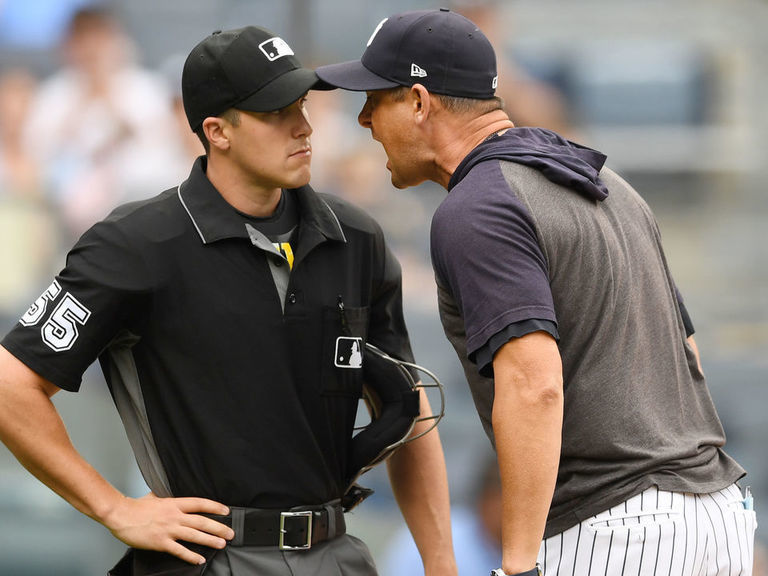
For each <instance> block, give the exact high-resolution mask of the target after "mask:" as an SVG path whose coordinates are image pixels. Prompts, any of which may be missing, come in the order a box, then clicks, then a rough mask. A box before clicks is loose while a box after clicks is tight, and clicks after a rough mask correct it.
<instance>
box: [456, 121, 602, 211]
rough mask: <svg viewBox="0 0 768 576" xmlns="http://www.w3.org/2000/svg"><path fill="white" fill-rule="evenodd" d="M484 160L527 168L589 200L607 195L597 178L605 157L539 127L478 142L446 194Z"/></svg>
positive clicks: (515, 130)
mask: <svg viewBox="0 0 768 576" xmlns="http://www.w3.org/2000/svg"><path fill="white" fill-rule="evenodd" d="M486 160H508V161H509V162H515V163H516V164H523V165H525V166H530V167H531V168H534V169H536V170H538V171H539V172H541V174H542V175H543V176H544V177H545V178H547V180H550V181H551V182H554V183H555V184H559V185H561V186H565V187H566V188H569V189H571V190H574V191H576V192H578V193H579V194H582V195H584V196H586V197H588V198H591V199H593V200H598V201H601V200H605V198H607V196H608V189H607V188H606V186H605V184H603V182H602V181H601V180H600V177H599V174H600V169H601V168H602V167H603V164H605V160H606V156H605V155H604V154H602V153H600V152H598V151H597V150H592V149H591V148H587V147H586V146H581V145H580V144H576V143H574V142H571V141H570V140H566V139H565V138H563V137H562V136H560V135H558V134H556V133H555V132H552V131H551V130H545V129H543V128H511V129H509V130H507V131H506V132H505V133H504V134H502V135H500V136H494V137H492V138H490V139H488V140H486V141H485V142H482V143H480V144H479V145H478V146H477V147H475V149H474V150H472V152H470V153H469V154H467V156H466V157H465V158H464V160H462V161H461V163H460V164H459V166H458V167H457V168H456V170H455V171H454V173H453V176H451V180H450V182H449V183H448V191H450V190H451V188H453V187H454V186H456V184H458V183H459V182H461V180H462V178H464V176H466V174H467V173H468V172H469V171H470V170H471V169H472V167H473V166H475V165H476V164H479V163H480V162H485V161H486Z"/></svg>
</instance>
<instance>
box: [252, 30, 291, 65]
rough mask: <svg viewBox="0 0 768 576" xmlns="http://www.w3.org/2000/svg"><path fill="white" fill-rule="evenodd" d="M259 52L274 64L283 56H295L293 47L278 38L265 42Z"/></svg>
mask: <svg viewBox="0 0 768 576" xmlns="http://www.w3.org/2000/svg"><path fill="white" fill-rule="evenodd" d="M259 50H261V51H262V52H263V53H264V56H266V57H267V60H269V61H270V62H274V61H275V60H277V59H278V58H282V57H283V56H293V50H291V47H290V46H288V43H287V42H286V41H285V40H283V39H282V38H280V37H278V36H276V37H274V38H270V39H269V40H265V41H264V42H262V43H261V44H259Z"/></svg>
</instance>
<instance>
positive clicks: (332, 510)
mask: <svg viewBox="0 0 768 576" xmlns="http://www.w3.org/2000/svg"><path fill="white" fill-rule="evenodd" d="M323 508H325V512H326V514H327V515H328V539H329V540H330V539H331V538H335V537H336V507H335V506H333V505H332V504H325V505H324V506H323Z"/></svg>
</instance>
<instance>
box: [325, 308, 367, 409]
mask: <svg viewBox="0 0 768 576" xmlns="http://www.w3.org/2000/svg"><path fill="white" fill-rule="evenodd" d="M367 330H368V308H346V307H345V308H344V309H343V310H341V309H340V308H339V307H326V308H324V309H323V358H322V372H321V377H320V383H321V386H322V394H323V395H324V396H351V397H354V398H360V397H361V396H362V392H363V349H364V346H365V340H366V337H367V335H368V334H367Z"/></svg>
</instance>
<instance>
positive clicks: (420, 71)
mask: <svg viewBox="0 0 768 576" xmlns="http://www.w3.org/2000/svg"><path fill="white" fill-rule="evenodd" d="M426 75H427V71H426V70H424V68H422V67H421V66H419V65H418V64H411V76H416V77H417V78H424V77H425V76H426Z"/></svg>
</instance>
